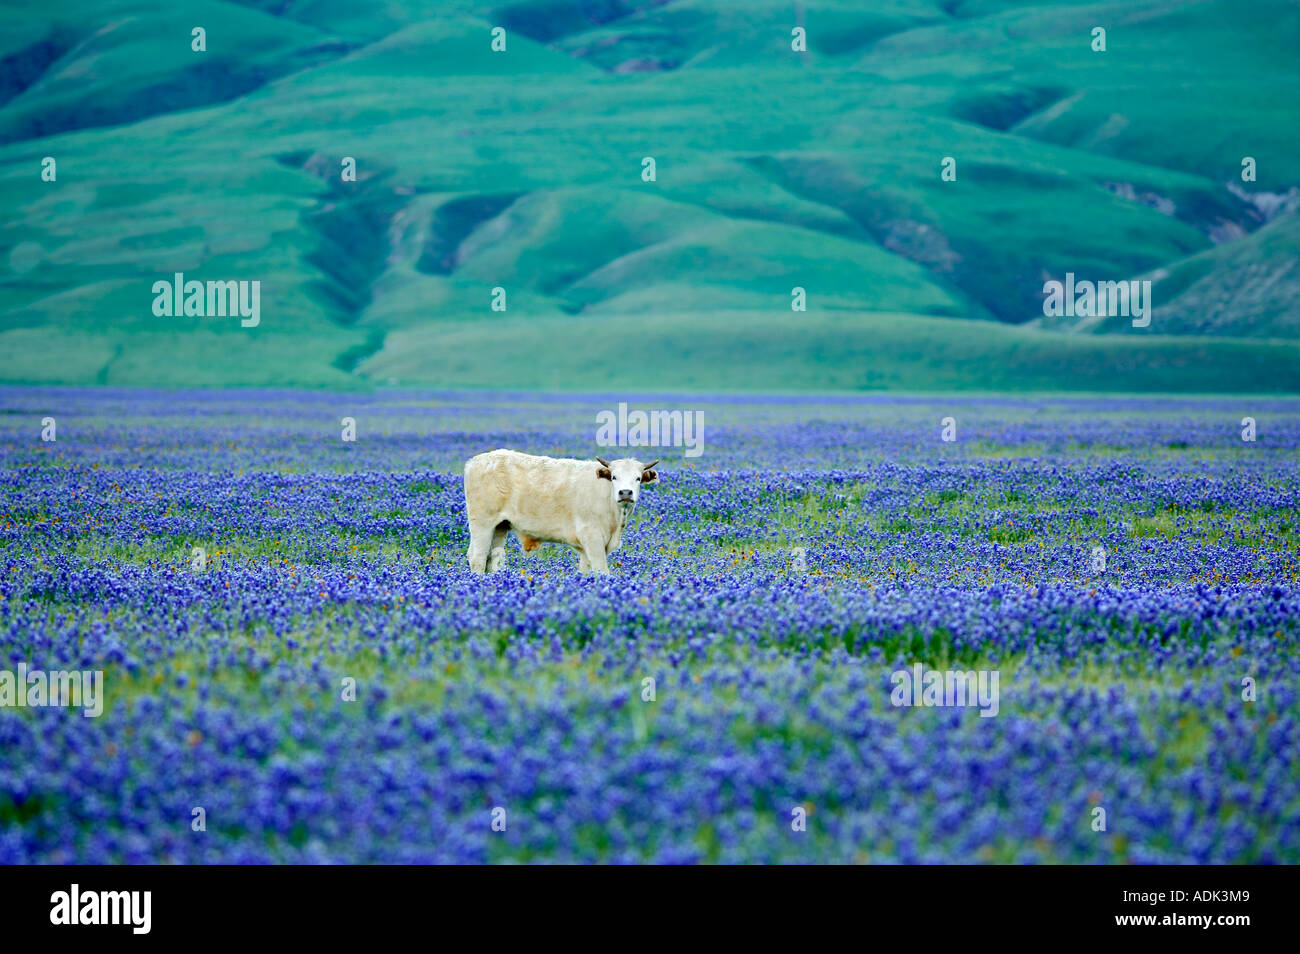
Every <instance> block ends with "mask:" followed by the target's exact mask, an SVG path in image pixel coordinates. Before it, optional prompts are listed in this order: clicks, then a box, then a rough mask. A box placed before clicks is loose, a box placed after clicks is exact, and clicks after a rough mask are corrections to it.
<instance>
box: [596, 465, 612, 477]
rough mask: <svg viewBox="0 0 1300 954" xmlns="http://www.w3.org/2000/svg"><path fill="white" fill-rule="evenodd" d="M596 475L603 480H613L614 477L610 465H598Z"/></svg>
mask: <svg viewBox="0 0 1300 954" xmlns="http://www.w3.org/2000/svg"><path fill="white" fill-rule="evenodd" d="M596 476H597V477H599V478H600V479H601V480H613V479H614V475H613V474H612V473H610V470H609V468H608V467H598V468H596Z"/></svg>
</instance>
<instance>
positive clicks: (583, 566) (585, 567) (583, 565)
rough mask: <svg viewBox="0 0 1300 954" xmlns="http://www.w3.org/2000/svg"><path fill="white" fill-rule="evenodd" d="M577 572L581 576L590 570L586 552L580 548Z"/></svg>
mask: <svg viewBox="0 0 1300 954" xmlns="http://www.w3.org/2000/svg"><path fill="white" fill-rule="evenodd" d="M578 572H579V573H581V574H582V575H583V576H586V575H587V574H588V573H590V572H591V564H590V563H589V562H587V554H585V553H583V552H582V551H581V550H579V551H578Z"/></svg>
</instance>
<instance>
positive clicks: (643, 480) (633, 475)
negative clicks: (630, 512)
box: [596, 457, 659, 509]
mask: <svg viewBox="0 0 1300 954" xmlns="http://www.w3.org/2000/svg"><path fill="white" fill-rule="evenodd" d="M596 463H597V464H599V465H600V466H599V467H597V468H596V476H597V477H599V478H600V479H601V480H608V481H609V482H610V484H611V487H610V494H611V495H612V496H613V498H614V503H615V504H616V505H618V506H620V507H626V508H628V509H631V508H632V507H634V506H635V505H636V498H637V496H638V494H639V493H640V490H641V485H642V484H653V483H654V482H655V481H657V480H658V479H659V475H658V474H657V473H655V470H654V468H655V465H656V464H658V463H659V461H657V460H656V461H651V462H650V463H649V464H643V463H641V462H640V461H639V460H637V459H635V458H633V457H624V458H623V459H621V460H616V461H612V462H611V461H607V460H601V458H599V457H597V458H596Z"/></svg>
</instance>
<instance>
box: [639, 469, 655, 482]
mask: <svg viewBox="0 0 1300 954" xmlns="http://www.w3.org/2000/svg"><path fill="white" fill-rule="evenodd" d="M658 481H659V474H658V472H657V471H653V470H643V471H641V483H643V484H654V483H658Z"/></svg>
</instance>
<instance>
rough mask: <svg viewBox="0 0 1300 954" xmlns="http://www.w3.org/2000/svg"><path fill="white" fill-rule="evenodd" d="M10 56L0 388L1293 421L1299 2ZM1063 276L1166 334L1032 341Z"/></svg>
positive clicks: (515, 16) (614, 2)
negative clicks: (1006, 408)
mask: <svg viewBox="0 0 1300 954" xmlns="http://www.w3.org/2000/svg"><path fill="white" fill-rule="evenodd" d="M868 6H869V9H868V8H867V7H868ZM0 26H3V29H0V44H2V45H0V206H2V207H3V208H4V210H5V213H6V214H5V217H4V220H3V225H0V313H2V314H3V317H0V381H2V382H9V383H33V384H35V383H72V384H96V383H99V384H110V385H161V386H223V385H234V386H240V385H258V386H261V385H281V386H301V387H336V388H349V387H371V386H376V385H380V386H383V385H389V384H397V385H420V386H429V385H431V386H441V387H452V386H472V387H512V388H514V387H527V388H606V387H609V386H611V385H613V384H614V382H616V381H618V380H621V379H623V378H624V376H625V375H627V374H629V373H630V374H633V375H634V376H635V377H636V378H637V379H638V380H640V381H645V379H646V378H647V376H650V377H652V378H653V383H654V385H655V386H656V387H659V388H667V389H679V388H680V389H725V388H738V389H759V390H786V389H824V388H881V387H891V388H911V389H935V388H980V389H1003V390H1022V389H1043V388H1063V387H1065V388H1069V387H1078V388H1085V389H1088V390H1122V391H1140V390H1196V391H1220V390H1221V391H1238V390H1261V391H1295V390H1300V360H1298V359H1300V338H1298V337H1297V332H1298V330H1300V304H1297V302H1300V296H1298V295H1297V292H1300V287H1297V285H1300V257H1298V253H1297V241H1296V239H1297V237H1300V236H1298V229H1300V226H1298V224H1297V223H1298V222H1300V218H1298V216H1300V188H1298V187H1300V125H1298V124H1297V123H1296V122H1295V120H1294V117H1295V115H1296V107H1297V106H1300V57H1297V56H1296V53H1295V51H1296V50H1297V49H1300V8H1297V6H1296V5H1295V4H1294V3H1290V2H1281V0H1270V2H1261V3H1254V4H1249V5H1242V4H1240V3H1230V2H1223V0H1206V2H1177V3H1174V2H1147V0H1136V2H1122V3H1102V4H1065V3H1003V2H992V0H989V2H970V3H963V2H923V0H898V2H886V3H877V4H871V5H866V4H861V3H857V2H847V0H845V2H821V3H819V2H804V3H792V2H786V3H777V2H767V0H753V2H747V3H741V2H738V0H682V2H675V0H670V2H662V0H660V2H619V0H589V2H560V0H527V2H517V3H506V4H501V5H495V6H494V5H491V4H476V3H469V2H463V0H445V2H433V0H430V2H405V3H389V4H384V5H381V6H379V7H377V8H373V9H367V8H366V5H359V4H355V3H345V2H342V0H305V2H275V3H271V2H265V3H262V2H257V3H219V2H196V3H194V4H189V5H186V6H185V7H184V8H183V9H180V10H178V9H177V8H176V6H175V5H174V4H165V3H161V2H153V0H132V2H115V0H103V2H101V3H98V4H96V5H95V7H94V9H93V10H91V11H88V10H87V8H86V7H85V6H84V5H77V4H70V3H64V2H61V0H47V2H43V3H35V2H29V0H19V2H17V3H10V4H8V5H6V7H5V8H4V10H3V12H0ZM195 27H201V28H203V30H204V31H206V49H205V50H204V51H202V52H198V51H195V50H193V49H192V48H191V31H192V30H193V29H194V28H195ZM494 27H500V28H502V29H504V31H505V34H504V36H505V41H506V49H505V50H504V51H503V52H495V51H493V49H492V30H493V28H494ZM796 27H801V28H802V29H804V30H806V36H807V51H806V52H795V51H793V50H792V49H791V31H792V30H793V29H794V28H796ZM1094 27H1102V28H1104V29H1105V30H1106V40H1107V47H1106V50H1105V51H1104V52H1097V51H1094V50H1093V49H1092V45H1091V44H1092V30H1093V29H1094ZM1246 156H1249V157H1251V158H1253V159H1254V160H1255V163H1256V170H1257V179H1256V181H1254V182H1243V181H1241V175H1240V172H1241V163H1242V159H1243V158H1244V157H1246ZM46 157H52V158H53V159H54V160H55V161H56V163H57V178H56V179H55V180H54V181H44V180H43V179H42V175H41V173H42V161H43V160H44V159H45V158H46ZM345 157H350V158H352V159H354V160H355V162H356V170H357V176H356V180H355V181H344V179H343V177H342V176H341V174H340V173H341V169H342V163H343V160H344V158H345ZM646 157H653V159H654V160H655V167H656V177H655V181H644V180H643V178H642V169H643V159H644V158H646ZM945 157H951V158H952V159H954V160H955V163H956V172H957V175H956V179H955V181H944V180H943V179H942V178H941V175H940V172H941V167H942V163H943V160H944V159H945ZM176 272H183V273H184V275H185V277H186V278H187V279H196V280H200V281H206V280H212V281H225V280H236V281H258V282H260V290H261V321H260V324H258V326H257V327H255V328H244V327H241V325H240V322H239V320H238V319H237V318H234V319H232V318H230V317H177V316H158V315H155V314H154V312H153V308H152V303H153V298H154V296H153V293H152V291H151V288H152V286H153V283H154V282H156V281H159V280H164V281H169V280H170V279H171V277H172V276H173V274H174V273H176ZM1066 272H1073V273H1075V274H1077V275H1079V276H1081V277H1085V278H1090V279H1093V280H1123V279H1148V280H1151V281H1152V282H1153V295H1154V303H1155V308H1154V311H1153V315H1152V319H1153V320H1152V322H1151V325H1150V326H1149V327H1147V328H1144V329H1135V328H1132V327H1131V325H1130V323H1129V322H1128V321H1126V320H1123V319H1092V320H1087V319H1085V320H1079V319H1074V320H1070V321H1060V320H1048V319H1044V318H1043V311H1042V299H1043V294H1042V286H1043V282H1044V281H1045V280H1047V279H1049V278H1061V277H1062V276H1064V274H1065V273H1066ZM795 287H799V288H803V289H805V291H806V295H807V311H806V312H794V311H792V310H791V306H790V303H791V290H792V289H793V288H795ZM496 288H501V289H504V291H505V299H506V310H505V311H504V312H502V311H494V310H493V309H492V307H491V303H492V301H493V295H494V292H493V289H496ZM647 383H648V382H647Z"/></svg>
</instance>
